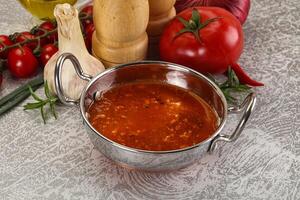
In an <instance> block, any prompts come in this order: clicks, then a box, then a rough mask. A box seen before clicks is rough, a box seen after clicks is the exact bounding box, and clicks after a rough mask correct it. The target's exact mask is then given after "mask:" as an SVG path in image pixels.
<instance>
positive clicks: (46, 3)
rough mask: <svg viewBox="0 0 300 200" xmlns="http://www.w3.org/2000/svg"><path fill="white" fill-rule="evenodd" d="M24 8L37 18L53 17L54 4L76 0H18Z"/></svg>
mask: <svg viewBox="0 0 300 200" xmlns="http://www.w3.org/2000/svg"><path fill="white" fill-rule="evenodd" d="M18 1H19V2H20V3H21V4H22V5H23V6H24V8H26V10H28V11H29V12H30V13H31V14H32V15H33V16H35V17H37V18H39V19H53V18H54V16H53V10H54V7H55V5H56V4H62V3H69V4H71V5H73V4H75V3H76V1H77V0H18Z"/></svg>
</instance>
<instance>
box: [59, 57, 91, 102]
mask: <svg viewBox="0 0 300 200" xmlns="http://www.w3.org/2000/svg"><path fill="white" fill-rule="evenodd" d="M66 60H70V61H71V62H72V64H73V66H74V68H75V71H76V73H77V75H78V76H79V78H81V79H83V80H86V81H90V80H92V78H93V77H92V76H90V75H88V74H86V73H84V72H83V70H82V68H81V66H80V63H79V61H78V60H77V58H76V57H75V56H74V55H73V54H71V53H63V54H62V55H61V56H59V57H58V59H57V61H56V64H55V71H54V84H55V90H56V93H57V96H58V98H59V100H60V101H61V102H62V103H63V104H65V105H67V106H74V105H77V104H78V100H74V99H71V98H69V97H66V96H65V94H64V91H63V88H62V82H61V73H62V67H63V65H64V62H65V61H66Z"/></svg>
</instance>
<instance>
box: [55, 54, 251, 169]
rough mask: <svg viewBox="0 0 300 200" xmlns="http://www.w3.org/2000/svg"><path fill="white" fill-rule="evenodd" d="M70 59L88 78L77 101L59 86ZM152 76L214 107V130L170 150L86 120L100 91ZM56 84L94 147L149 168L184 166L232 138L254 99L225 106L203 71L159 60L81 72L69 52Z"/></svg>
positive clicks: (118, 159)
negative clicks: (235, 117) (234, 117)
mask: <svg viewBox="0 0 300 200" xmlns="http://www.w3.org/2000/svg"><path fill="white" fill-rule="evenodd" d="M66 60H70V61H71V62H72V63H73V65H74V67H75V70H76V72H77V74H78V76H79V77H80V78H82V79H84V80H87V81H89V83H88V84H87V86H86V87H85V89H84V91H83V92H82V94H81V98H80V101H79V102H77V101H74V100H72V99H69V98H68V97H66V96H65V95H64V93H63V88H62V87H61V69H62V67H63V64H64V62H65V61H66ZM142 80H145V81H147V80H151V81H153V80H154V81H158V82H164V83H168V84H172V85H176V86H179V87H182V88H185V89H188V90H191V91H193V92H194V93H195V94H197V95H199V96H200V97H201V98H203V99H204V100H205V101H206V102H207V103H208V104H209V105H210V106H212V107H213V108H214V110H215V111H216V113H217V115H218V117H219V126H218V129H217V130H216V132H215V133H214V134H213V135H212V136H211V137H210V138H207V139H206V140H205V141H202V142H200V143H198V144H196V145H194V146H190V147H187V148H184V149H178V150H172V151H146V150H140V149H134V148H130V147H127V146H124V145H121V144H118V143H116V142H114V141H112V140H110V139H108V138H106V137H105V136H103V135H102V134H101V133H99V132H98V131H96V130H95V129H94V128H93V126H92V125H91V124H90V123H89V120H88V116H87V109H88V108H89V106H90V105H91V103H92V102H93V101H94V100H95V98H96V97H97V96H98V95H100V94H101V92H103V91H107V90H109V89H110V88H111V87H113V86H115V85H117V84H120V83H129V82H135V81H142ZM55 87H56V91H57V93H58V97H59V99H60V100H61V102H62V103H63V104H65V105H70V106H73V105H78V104H79V107H80V111H81V116H82V118H83V122H84V125H85V127H86V130H87V133H88V135H89V137H90V139H91V141H92V142H93V144H94V145H95V147H96V148H97V149H98V150H99V151H100V152H101V153H102V154H103V155H105V156H106V157H107V158H109V159H111V160H113V161H115V162H116V163H118V164H120V165H122V166H127V167H129V168H134V169H141V170H148V171H168V170H175V169H179V168H183V167H185V166H188V165H190V164H191V163H193V162H194V161H196V160H197V159H198V158H199V157H200V156H201V155H203V154H204V153H206V152H213V151H214V149H215V148H216V145H217V143H218V142H219V141H225V142H232V141H235V140H236V139H237V138H238V137H239V135H240V134H241V132H242V130H243V128H244V126H245V124H246V122H247V120H248V118H249V116H250V114H251V112H252V110H253V108H254V105H255V102H256V97H255V94H254V93H251V94H249V95H248V96H247V97H246V99H245V100H244V102H243V103H242V104H241V105H240V106H237V107H228V105H227V102H226V99H225V97H224V95H223V93H222V92H221V91H220V89H219V88H218V87H217V86H216V85H215V84H214V83H213V82H212V81H211V80H209V79H208V78H207V77H205V76H204V75H202V74H200V73H198V72H196V71H194V70H192V69H190V68H187V67H184V66H180V65H177V64H173V63H167V62H160V61H141V62H136V63H128V64H124V65H120V66H117V67H113V68H110V69H107V70H105V71H104V72H102V73H100V74H99V75H97V76H95V77H94V78H93V77H91V76H90V75H88V74H85V73H83V71H82V69H81V67H80V64H79V62H78V60H77V59H76V58H75V57H74V56H73V55H72V54H68V53H67V54H63V55H62V56H60V57H59V59H58V61H57V64H56V69H55ZM240 112H243V113H242V117H241V120H240V121H239V123H238V126H237V127H236V129H235V130H234V131H233V133H232V134H230V135H223V134H222V133H221V131H222V129H223V127H224V125H225V123H226V119H227V114H228V113H240Z"/></svg>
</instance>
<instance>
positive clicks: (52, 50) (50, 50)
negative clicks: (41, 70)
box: [40, 44, 58, 66]
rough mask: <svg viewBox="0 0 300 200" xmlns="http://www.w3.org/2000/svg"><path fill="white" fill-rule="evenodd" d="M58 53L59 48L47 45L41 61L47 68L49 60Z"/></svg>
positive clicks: (43, 50)
mask: <svg viewBox="0 0 300 200" xmlns="http://www.w3.org/2000/svg"><path fill="white" fill-rule="evenodd" d="M57 51H58V48H57V47H56V46H55V45H53V44H47V45H45V46H43V47H42V50H41V55H40V61H41V63H42V64H43V66H45V65H46V64H47V62H48V61H49V59H50V58H51V57H52V56H53V55H54V54H55V53H56V52H57Z"/></svg>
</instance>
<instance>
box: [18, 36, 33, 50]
mask: <svg viewBox="0 0 300 200" xmlns="http://www.w3.org/2000/svg"><path fill="white" fill-rule="evenodd" d="M34 38H35V36H34V35H32V34H31V33H29V32H22V33H20V34H19V35H18V36H17V37H16V40H15V42H23V41H25V40H26V39H34ZM24 46H26V47H28V48H30V49H32V50H34V49H35V48H36V47H37V42H36V41H33V42H29V43H28V44H25V45H24Z"/></svg>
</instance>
